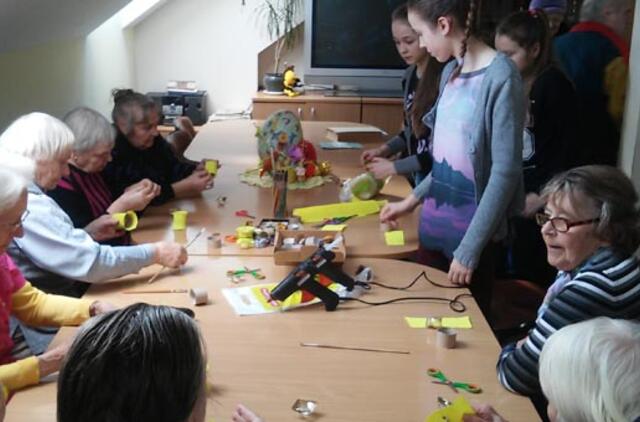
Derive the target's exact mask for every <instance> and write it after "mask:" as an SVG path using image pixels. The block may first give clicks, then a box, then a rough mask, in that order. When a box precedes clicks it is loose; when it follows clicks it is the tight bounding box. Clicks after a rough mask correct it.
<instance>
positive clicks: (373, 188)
mask: <svg viewBox="0 0 640 422" xmlns="http://www.w3.org/2000/svg"><path fill="white" fill-rule="evenodd" d="M389 180H390V177H387V178H386V179H385V180H379V179H376V178H375V177H374V176H373V174H371V173H369V172H366V173H362V174H360V175H358V176H356V177H354V178H352V179H347V180H345V181H344V182H343V183H342V187H341V188H340V193H339V195H338V197H339V198H340V202H349V201H353V200H362V201H366V200H369V199H372V198H373V197H375V196H376V195H377V194H379V193H380V191H381V190H382V188H383V187H384V185H385V184H386V183H387V182H388V181H389Z"/></svg>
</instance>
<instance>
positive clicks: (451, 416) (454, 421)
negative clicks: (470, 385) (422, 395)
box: [425, 396, 476, 422]
mask: <svg viewBox="0 0 640 422" xmlns="http://www.w3.org/2000/svg"><path fill="white" fill-rule="evenodd" d="M475 414H476V412H475V410H473V407H471V405H470V404H469V402H467V400H466V399H465V398H464V396H458V397H456V398H455V399H454V400H453V403H451V406H447V407H443V408H442V409H439V410H436V411H435V412H433V413H432V414H431V415H429V416H427V419H425V422H445V421H447V422H462V417H463V416H464V415H475Z"/></svg>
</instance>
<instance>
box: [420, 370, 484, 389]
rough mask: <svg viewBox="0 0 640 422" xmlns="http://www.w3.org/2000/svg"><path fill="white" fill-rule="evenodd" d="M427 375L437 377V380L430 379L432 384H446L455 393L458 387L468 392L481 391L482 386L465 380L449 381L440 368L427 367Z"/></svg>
mask: <svg viewBox="0 0 640 422" xmlns="http://www.w3.org/2000/svg"><path fill="white" fill-rule="evenodd" d="M427 375H429V376H430V377H432V378H435V379H437V380H438V381H431V382H432V383H434V384H443V385H448V386H449V387H450V388H451V389H452V390H453V391H454V392H455V393H457V392H458V388H459V389H461V390H465V391H468V392H469V393H473V394H478V393H481V392H482V388H480V387H479V386H477V385H475V384H468V383H466V382H456V381H450V380H449V378H447V377H446V376H445V375H444V374H443V373H442V371H441V370H439V369H437V368H429V369H427Z"/></svg>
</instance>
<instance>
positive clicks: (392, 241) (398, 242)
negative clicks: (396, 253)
mask: <svg viewBox="0 0 640 422" xmlns="http://www.w3.org/2000/svg"><path fill="white" fill-rule="evenodd" d="M384 240H385V242H387V246H404V231H403V230H394V231H390V232H386V233H385V234H384Z"/></svg>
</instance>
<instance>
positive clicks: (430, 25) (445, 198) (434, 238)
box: [380, 0, 525, 319]
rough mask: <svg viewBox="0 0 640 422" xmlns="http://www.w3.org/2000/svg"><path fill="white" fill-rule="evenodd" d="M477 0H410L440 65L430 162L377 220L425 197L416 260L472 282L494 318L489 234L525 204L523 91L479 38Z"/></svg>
mask: <svg viewBox="0 0 640 422" xmlns="http://www.w3.org/2000/svg"><path fill="white" fill-rule="evenodd" d="M478 6H479V2H478V1H476V0H411V1H410V2H409V15H408V16H409V23H410V24H411V26H412V28H413V29H414V30H415V31H416V33H417V34H418V36H419V37H420V43H421V45H424V46H425V47H426V48H427V51H428V52H429V53H430V54H431V55H432V56H434V57H435V58H436V59H438V61H440V62H446V61H448V60H449V59H450V58H451V57H454V58H455V60H453V61H452V62H451V63H449V64H448V65H447V66H446V67H445V68H444V70H443V72H442V76H441V83H440V91H439V97H438V100H437V101H436V103H435V105H434V107H433V108H432V109H431V110H430V111H429V112H428V113H427V114H426V115H425V116H424V117H423V122H424V124H425V125H426V126H427V127H429V128H430V129H431V130H432V133H433V169H432V171H431V173H430V174H429V175H428V176H427V177H426V178H425V179H424V180H423V181H422V182H421V183H420V184H419V185H418V186H416V188H415V189H414V190H413V192H412V194H411V195H409V196H408V197H407V198H405V199H404V200H402V201H400V202H396V203H391V204H388V205H387V206H385V208H384V209H383V210H382V212H381V214H380V218H381V220H382V221H383V222H392V223H393V222H394V220H395V219H397V218H398V216H400V215H402V214H405V213H408V212H411V211H412V210H413V209H414V208H415V207H417V206H418V205H419V204H420V203H422V204H423V206H422V211H421V218H420V226H419V229H418V230H419V238H420V250H419V253H418V260H419V262H421V263H423V264H425V265H429V266H432V267H436V268H440V269H442V270H444V271H448V277H449V281H451V282H452V283H454V284H456V285H470V289H471V292H472V293H473V295H474V297H475V298H476V301H477V302H478V304H479V305H480V308H481V309H482V311H483V313H484V314H485V316H486V317H487V318H488V319H489V318H490V305H491V287H492V282H493V259H494V258H493V256H492V255H493V252H492V251H493V249H494V242H496V241H499V240H502V239H503V238H505V236H506V234H507V219H508V217H510V216H512V215H516V214H518V213H519V212H520V211H521V209H522V205H523V200H524V194H523V187H522V131H523V127H524V116H525V110H524V106H525V99H524V89H523V86H522V80H521V78H520V75H519V73H518V70H517V68H516V67H515V65H514V64H513V62H512V61H511V60H510V59H509V58H508V57H507V56H505V55H504V54H501V53H497V52H496V51H495V50H493V49H492V48H491V47H489V46H488V45H487V44H485V43H484V42H483V41H481V40H480V39H479V38H478V37H477V36H476V26H477V22H476V20H477V19H476V16H477V15H478V13H477V12H478Z"/></svg>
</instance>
